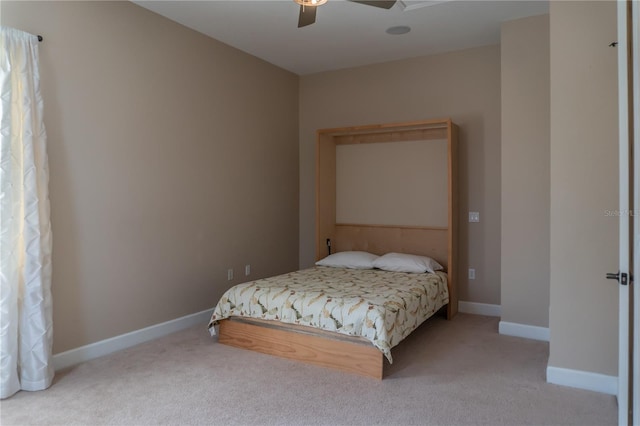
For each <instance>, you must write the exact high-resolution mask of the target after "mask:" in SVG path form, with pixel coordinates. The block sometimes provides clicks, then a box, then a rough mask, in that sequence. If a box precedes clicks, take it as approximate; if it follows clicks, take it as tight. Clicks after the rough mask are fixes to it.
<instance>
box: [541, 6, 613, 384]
mask: <svg viewBox="0 0 640 426" xmlns="http://www.w3.org/2000/svg"><path fill="white" fill-rule="evenodd" d="M616 39H617V34H616V3H615V2H592V1H585V2H561V1H559V2H552V3H551V9H550V46H551V240H550V246H551V264H550V276H551V294H550V296H551V309H550V317H549V326H550V329H551V344H550V357H549V365H550V366H554V367H562V368H570V369H575V370H585V371H591V372H596V373H601V374H608V375H617V360H618V358H617V352H618V351H617V348H618V338H617V336H618V326H617V325H618V303H617V297H618V289H617V286H616V285H615V284H614V283H613V282H610V281H607V280H605V278H604V276H605V273H606V272H612V271H613V272H615V271H616V270H617V269H618V221H617V220H616V219H615V217H607V216H605V211H606V210H616V209H617V208H618V169H617V167H618V149H617V135H618V131H617V112H618V108H617V65H616V64H617V50H616V49H614V48H611V47H608V45H609V43H611V42H612V41H614V40H616Z"/></svg>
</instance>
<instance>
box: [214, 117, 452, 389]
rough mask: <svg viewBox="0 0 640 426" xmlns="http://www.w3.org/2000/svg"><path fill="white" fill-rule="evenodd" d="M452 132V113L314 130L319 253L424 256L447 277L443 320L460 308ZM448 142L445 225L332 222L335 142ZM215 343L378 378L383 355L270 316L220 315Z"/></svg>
mask: <svg viewBox="0 0 640 426" xmlns="http://www.w3.org/2000/svg"><path fill="white" fill-rule="evenodd" d="M457 137H458V129H457V126H456V125H455V124H453V123H452V122H451V120H450V119H443V120H425V121H415V122H409V123H395V124H383V125H371V126H358V127H346V128H338V129H324V130H318V140H317V150H316V259H317V260H318V259H321V258H323V257H325V256H326V255H327V254H328V253H327V246H326V241H327V239H331V242H332V248H333V251H334V252H340V251H347V250H362V251H368V252H371V253H375V254H380V255H382V254H384V253H388V252H401V253H412V254H419V255H424V256H429V257H432V258H434V259H435V260H437V261H438V262H439V263H441V264H442V265H443V266H445V268H446V271H447V275H448V289H449V304H448V305H447V308H446V310H447V318H448V319H451V318H453V317H454V316H455V315H456V313H457V312H458V294H457V289H456V277H457V248H456V241H457V223H458V214H457V204H458V203H457V176H456V175H457V173H456V167H457V165H456V164H457ZM417 140H424V141H426V142H428V141H431V140H446V141H447V173H448V226H446V227H428V226H394V225H370V224H366V225H362V224H345V223H336V145H340V144H360V143H379V142H396V141H417ZM218 334H219V342H220V343H223V344H227V345H231V346H235V347H239V348H243V349H249V350H253V351H257V352H262V353H266V354H270V355H276V356H280V357H283V358H288V359H293V360H296V361H301V362H305V363H308V364H314V365H319V366H322V367H329V368H333V369H338V370H342V371H346V372H350V373H356V374H360V375H364V376H369V377H373V378H376V379H382V377H383V374H384V355H383V354H382V352H381V351H380V350H379V349H377V348H376V347H374V346H373V345H372V344H371V343H370V342H368V341H367V340H365V339H361V338H353V337H350V336H344V335H341V334H338V333H333V332H327V331H322V330H316V329H313V328H310V327H305V326H299V325H291V324H283V323H276V322H274V321H268V322H266V321H261V320H253V319H251V320H249V319H246V318H243V319H241V320H238V319H234V318H229V319H226V320H222V321H220V329H219V333H218Z"/></svg>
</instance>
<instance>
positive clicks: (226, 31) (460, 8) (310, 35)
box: [134, 0, 549, 75]
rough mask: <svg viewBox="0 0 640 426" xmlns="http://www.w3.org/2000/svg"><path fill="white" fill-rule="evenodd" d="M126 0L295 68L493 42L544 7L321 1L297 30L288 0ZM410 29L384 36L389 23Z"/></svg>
mask: <svg viewBox="0 0 640 426" xmlns="http://www.w3.org/2000/svg"><path fill="white" fill-rule="evenodd" d="M134 3H136V4H138V5H140V6H142V7H144V8H146V9H149V10H151V11H154V12H156V13H158V14H160V15H163V16H165V17H167V18H169V19H171V20H173V21H176V22H178V23H180V24H182V25H185V26H187V27H190V28H193V29H194V30H196V31H199V32H201V33H203V34H206V35H208V36H210V37H213V38H215V39H217V40H220V41H222V42H224V43H226V44H229V45H231V46H234V47H236V48H238V49H240V50H243V51H245V52H247V53H250V54H251V55H254V56H257V57H259V58H262V59H264V60H265V61H268V62H270V63H272V64H275V65H277V66H279V67H282V68H284V69H287V70H289V71H292V72H294V73H296V74H300V75H305V74H311V73H316V72H321V71H328V70H334V69H340V68H349V67H355V66H360V65H368V64H372V63H378V62H386V61H391V60H396V59H403V58H409V57H416V56H423V55H431V54H435V53H442V52H449V51H454V50H460V49H465V48H470V47H475V46H483V45H488V44H498V43H499V42H500V24H501V23H502V22H505V21H510V20H513V19H517V18H523V17H527V16H533V15H540V14H544V13H548V8H549V5H548V2H547V1H546V0H534V1H521V0H516V1H509V0H499V1H484V0H473V1H461V0H445V1H426V0H417V1H414V0H404V1H399V2H397V3H396V4H395V5H394V6H393V7H392V8H391V9H389V10H385V9H381V8H377V7H371V6H365V5H362V4H357V3H352V2H349V1H345V0H329V1H328V2H327V3H326V4H324V5H322V6H319V7H318V9H317V17H316V23H315V24H313V25H310V26H308V27H303V28H297V23H298V11H299V6H298V5H297V4H295V3H294V2H293V1H292V0H257V1H256V0H253V1H246V0H232V1H223V0H213V1H165V0H161V1H154V0H139V1H134ZM398 25H407V26H410V27H411V32H409V33H408V34H404V35H389V34H387V33H386V32H385V30H386V29H387V28H389V27H391V26H398Z"/></svg>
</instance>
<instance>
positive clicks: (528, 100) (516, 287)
mask: <svg viewBox="0 0 640 426" xmlns="http://www.w3.org/2000/svg"><path fill="white" fill-rule="evenodd" d="M500 47H501V62H502V66H501V71H502V77H501V80H502V176H501V178H502V214H501V217H502V232H501V238H502V243H501V251H502V274H501V277H502V279H501V290H502V291H501V298H500V300H501V302H502V303H501V305H502V321H506V322H514V323H519V324H527V325H534V326H539V327H548V326H549V191H550V189H549V131H550V130H549V118H550V117H549V15H542V16H535V17H530V18H525V19H518V20H515V21H510V22H507V23H504V24H503V25H502V31H501V43H500Z"/></svg>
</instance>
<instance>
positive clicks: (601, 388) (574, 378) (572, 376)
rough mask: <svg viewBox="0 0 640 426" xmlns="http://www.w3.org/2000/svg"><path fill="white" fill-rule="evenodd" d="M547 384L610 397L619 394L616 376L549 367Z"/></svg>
mask: <svg viewBox="0 0 640 426" xmlns="http://www.w3.org/2000/svg"><path fill="white" fill-rule="evenodd" d="M547 383H552V384H554V385H561V386H569V387H572V388H577V389H584V390H590V391H594V392H600V393H606V394H608V395H617V394H618V378H617V377H616V376H607V375H605V374H598V373H591V372H589V371H581V370H571V369H568V368H560V367H552V366H547Z"/></svg>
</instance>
